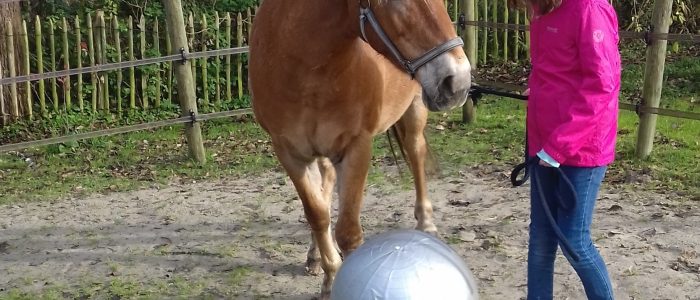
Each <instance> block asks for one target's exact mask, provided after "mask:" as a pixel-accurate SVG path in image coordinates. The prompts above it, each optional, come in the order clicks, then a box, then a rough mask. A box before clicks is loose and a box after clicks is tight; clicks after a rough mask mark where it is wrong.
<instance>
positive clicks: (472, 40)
mask: <svg viewBox="0 0 700 300" xmlns="http://www.w3.org/2000/svg"><path fill="white" fill-rule="evenodd" d="M460 4H461V6H462V7H461V11H462V13H463V14H464V17H465V20H466V21H467V22H471V21H474V9H475V6H474V0H462V1H461V3H460ZM476 30H477V27H475V26H470V25H468V26H466V27H465V28H464V30H462V37H463V39H464V44H465V47H464V50H465V52H466V54H467V59H468V60H469V63H470V64H471V65H472V71H473V70H475V69H476V65H477V63H476V46H477V43H476ZM474 121H476V108H475V107H474V101H472V99H471V98H468V99H467V102H466V103H464V105H463V106H462V122H463V123H474Z"/></svg>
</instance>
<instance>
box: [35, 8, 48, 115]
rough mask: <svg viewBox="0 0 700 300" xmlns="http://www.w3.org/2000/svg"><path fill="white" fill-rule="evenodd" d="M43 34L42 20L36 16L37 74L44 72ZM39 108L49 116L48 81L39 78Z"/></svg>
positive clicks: (42, 113) (43, 113)
mask: <svg viewBox="0 0 700 300" xmlns="http://www.w3.org/2000/svg"><path fill="white" fill-rule="evenodd" d="M42 41H43V34H42V30H41V20H40V19H39V16H36V21H34V44H35V46H36V48H35V49H36V59H37V62H36V68H37V74H39V75H41V74H44V46H43V42H42ZM38 93H39V109H40V110H41V116H42V117H46V116H48V110H47V109H46V83H45V82H44V80H43V79H39V91H38Z"/></svg>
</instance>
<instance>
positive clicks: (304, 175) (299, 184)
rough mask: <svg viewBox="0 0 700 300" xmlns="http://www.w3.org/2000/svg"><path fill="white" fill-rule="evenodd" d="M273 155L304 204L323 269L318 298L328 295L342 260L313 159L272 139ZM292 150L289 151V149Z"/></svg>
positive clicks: (327, 202)
mask: <svg viewBox="0 0 700 300" xmlns="http://www.w3.org/2000/svg"><path fill="white" fill-rule="evenodd" d="M273 146H274V149H275V153H276V154H277V158H278V159H279V161H280V163H281V164H282V166H283V167H284V168H285V170H286V171H287V174H288V175H289V178H290V179H291V180H292V182H293V183H294V187H295V188H296V190H297V193H298V194H299V198H300V199H301V203H302V204H303V205H304V214H305V215H306V220H307V221H308V223H309V226H310V227H311V234H312V236H313V239H314V241H315V246H314V247H318V251H319V254H320V255H319V258H320V261H321V268H322V269H323V271H324V273H325V274H324V277H323V285H322V287H321V299H328V298H330V292H331V286H332V285H333V279H334V278H335V274H336V273H337V272H338V269H339V268H340V264H341V263H342V260H341V258H340V255H339V254H338V251H337V250H336V248H335V243H334V242H333V237H332V235H331V230H330V225H331V215H330V201H327V199H326V197H325V196H324V194H325V193H324V191H323V190H322V180H321V174H320V171H319V166H318V165H317V163H316V161H315V159H313V158H308V159H305V158H304V157H300V155H299V154H296V155H295V154H293V153H294V152H293V146H292V145H291V143H289V142H287V141H281V142H280V141H274V140H273ZM290 149H292V150H290Z"/></svg>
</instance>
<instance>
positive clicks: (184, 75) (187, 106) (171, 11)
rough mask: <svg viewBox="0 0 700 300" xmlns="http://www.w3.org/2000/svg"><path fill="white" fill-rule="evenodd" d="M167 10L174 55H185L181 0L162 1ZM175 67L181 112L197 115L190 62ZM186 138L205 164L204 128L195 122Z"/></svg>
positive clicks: (191, 149) (187, 47) (187, 132)
mask: <svg viewBox="0 0 700 300" xmlns="http://www.w3.org/2000/svg"><path fill="white" fill-rule="evenodd" d="M161 3H163V7H164V8H165V15H166V26H167V27H168V34H170V40H171V42H172V45H173V53H170V54H177V53H178V52H179V50H180V49H183V51H184V52H185V53H189V51H190V50H189V46H188V45H187V34H186V32H185V18H184V15H183V12H182V1H181V0H162V1H161ZM173 65H174V67H175V76H177V86H178V92H177V97H178V99H179V101H180V110H181V114H182V115H183V116H187V115H189V114H190V113H193V114H197V100H196V98H195V93H194V78H193V77H192V67H191V66H190V61H189V60H187V61H184V63H176V64H173ZM185 136H186V137H187V145H188V146H189V149H190V155H191V156H192V158H193V159H194V160H195V161H196V162H198V163H204V162H205V161H206V157H205V155H204V143H203V141H202V127H201V124H200V123H197V122H193V123H191V124H190V125H186V126H185Z"/></svg>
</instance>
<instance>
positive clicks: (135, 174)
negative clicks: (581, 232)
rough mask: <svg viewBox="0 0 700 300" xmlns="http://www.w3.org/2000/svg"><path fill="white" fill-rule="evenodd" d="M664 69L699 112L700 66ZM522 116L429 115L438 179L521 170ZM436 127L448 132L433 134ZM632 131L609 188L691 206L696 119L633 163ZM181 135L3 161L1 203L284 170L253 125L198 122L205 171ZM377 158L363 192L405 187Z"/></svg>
mask: <svg viewBox="0 0 700 300" xmlns="http://www.w3.org/2000/svg"><path fill="white" fill-rule="evenodd" d="M635 53H637V54H638V53H642V52H640V50H639V49H636V50H635V51H632V52H627V51H625V52H623V56H625V57H627V58H626V59H625V60H626V61H631V62H629V63H625V64H624V66H625V69H624V72H623V87H622V96H621V101H622V102H628V103H629V102H631V101H633V100H635V99H637V98H638V95H639V94H640V92H641V91H640V89H641V82H642V78H643V72H644V70H643V63H635V62H634V59H632V58H631V57H632V56H633V55H635ZM668 62H669V63H668V64H667V68H666V72H665V74H666V77H667V80H666V82H665V84H664V92H663V96H662V106H663V107H665V108H671V109H678V110H685V111H695V112H698V111H700V108H699V107H698V105H697V103H698V101H700V58H698V57H696V56H677V57H673V56H671V57H669V59H668ZM499 72H501V73H502V72H504V71H503V70H501V71H499ZM505 72H507V70H506V71H505ZM524 111H525V108H524V104H523V103H522V102H520V101H518V100H511V99H503V98H496V97H485V98H483V99H482V101H481V103H480V105H479V107H478V117H477V118H478V120H477V123H475V124H471V125H465V124H461V123H460V122H459V120H460V119H461V118H460V113H461V112H460V110H459V109H457V110H453V111H451V112H448V113H444V114H443V113H433V114H431V116H430V118H431V120H430V124H429V128H428V130H427V132H428V139H429V141H430V144H431V147H432V148H433V151H434V152H435V154H436V155H437V156H438V157H439V158H440V161H441V166H442V169H443V171H444V172H447V173H448V174H449V173H450V172H452V174H456V171H458V170H461V169H463V168H464V167H465V166H476V165H483V164H491V165H497V166H500V167H501V168H502V169H507V168H509V167H510V166H512V165H514V164H516V163H518V162H520V160H521V157H522V152H523V135H524V132H523V130H524V121H525V120H524ZM172 116H173V113H172V112H171V111H165V112H162V113H159V114H157V115H136V116H130V117H125V118H124V119H122V120H113V119H104V118H100V117H97V116H88V117H86V118H78V117H76V116H75V115H67V116H63V117H59V118H58V119H56V120H53V121H51V122H48V121H45V120H44V121H38V122H37V123H34V124H33V125H31V126H29V127H26V128H25V127H22V126H14V127H12V126H10V127H6V128H3V129H2V134H3V137H2V140H3V141H5V142H12V141H17V140H18V139H21V137H24V138H25V139H32V138H33V137H40V136H42V135H43V136H45V135H51V134H65V133H66V132H72V131H87V130H93V129H98V128H105V127H110V126H116V125H118V124H121V123H126V124H131V123H137V122H143V121H149V120H152V119H159V118H169V117H172ZM119 122H121V123H119ZM438 124H439V125H442V126H444V127H445V128H446V129H445V130H437V129H436V125H438ZM637 124H638V118H637V116H636V115H635V114H634V113H631V112H626V111H622V112H621V114H620V131H619V132H620V134H619V140H618V160H617V161H616V163H615V164H614V165H613V166H612V168H611V169H610V172H609V179H608V181H609V182H623V181H624V177H625V176H627V175H628V174H648V175H650V176H652V178H653V179H654V180H652V181H650V182H647V183H645V185H644V187H645V188H648V189H659V190H663V191H679V192H681V193H682V194H685V195H691V198H693V197H694V198H697V197H699V196H698V194H700V187H699V185H700V184H698V182H700V145H699V144H698V143H699V140H700V121H691V120H683V119H676V118H672V117H659V119H658V129H657V132H658V133H657V136H656V142H655V146H654V150H653V153H652V155H651V157H649V158H648V159H645V160H638V159H636V158H635V156H634V147H635V143H636V134H637V132H636V130H637ZM182 131H183V130H182V127H180V126H173V127H167V128H162V129H158V130H152V131H142V132H135V133H129V134H122V135H116V136H111V137H103V138H96V139H91V140H84V141H80V142H72V143H66V144H60V145H52V146H46V147H40V148H35V149H28V150H25V151H21V152H19V153H9V154H7V153H5V154H0V182H1V183H2V184H0V204H7V203H15V202H22V201H54V200H56V199H59V198H63V197H68V196H78V197H79V196H83V195H86V194H90V193H96V192H97V193H108V192H117V191H127V190H133V189H137V188H141V187H144V186H150V185H158V184H163V183H166V182H169V181H182V182H191V181H195V180H197V181H199V180H208V179H216V178H224V177H227V178H228V177H237V176H250V175H255V174H259V173H261V172H267V171H269V170H271V169H272V170H281V169H280V167H279V164H278V163H277V161H276V159H275V157H274V155H273V153H272V151H271V147H270V143H269V141H268V137H267V135H266V134H265V133H264V132H263V130H262V129H261V128H260V127H259V126H258V125H257V124H255V122H254V121H253V119H252V118H251V117H246V118H239V119H236V120H233V119H227V120H214V121H208V122H205V123H204V125H203V133H204V135H205V137H204V138H205V148H206V149H207V161H208V162H207V163H206V164H204V165H198V164H196V163H194V162H192V161H191V160H190V159H189V158H188V154H187V146H186V144H185V140H184V137H183V134H182ZM32 132H39V133H37V134H32ZM374 155H375V159H374V164H373V167H372V168H371V170H370V174H369V180H368V182H369V183H370V184H374V185H377V186H382V185H387V184H386V183H388V182H390V181H391V182H390V183H391V185H396V184H397V183H398V184H399V185H400V187H401V188H410V187H411V183H410V181H409V176H404V178H402V179H401V180H399V181H398V182H397V181H396V180H395V178H396V174H385V173H384V172H383V171H382V170H381V168H378V166H380V165H381V164H382V163H383V162H382V161H384V160H386V159H388V158H391V155H390V154H389V151H388V146H387V143H386V138H385V137H383V136H380V137H378V138H377V139H376V141H375V149H374ZM402 165H403V166H404V167H403V168H402V170H403V172H404V174H405V175H406V174H408V168H407V167H405V164H402Z"/></svg>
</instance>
